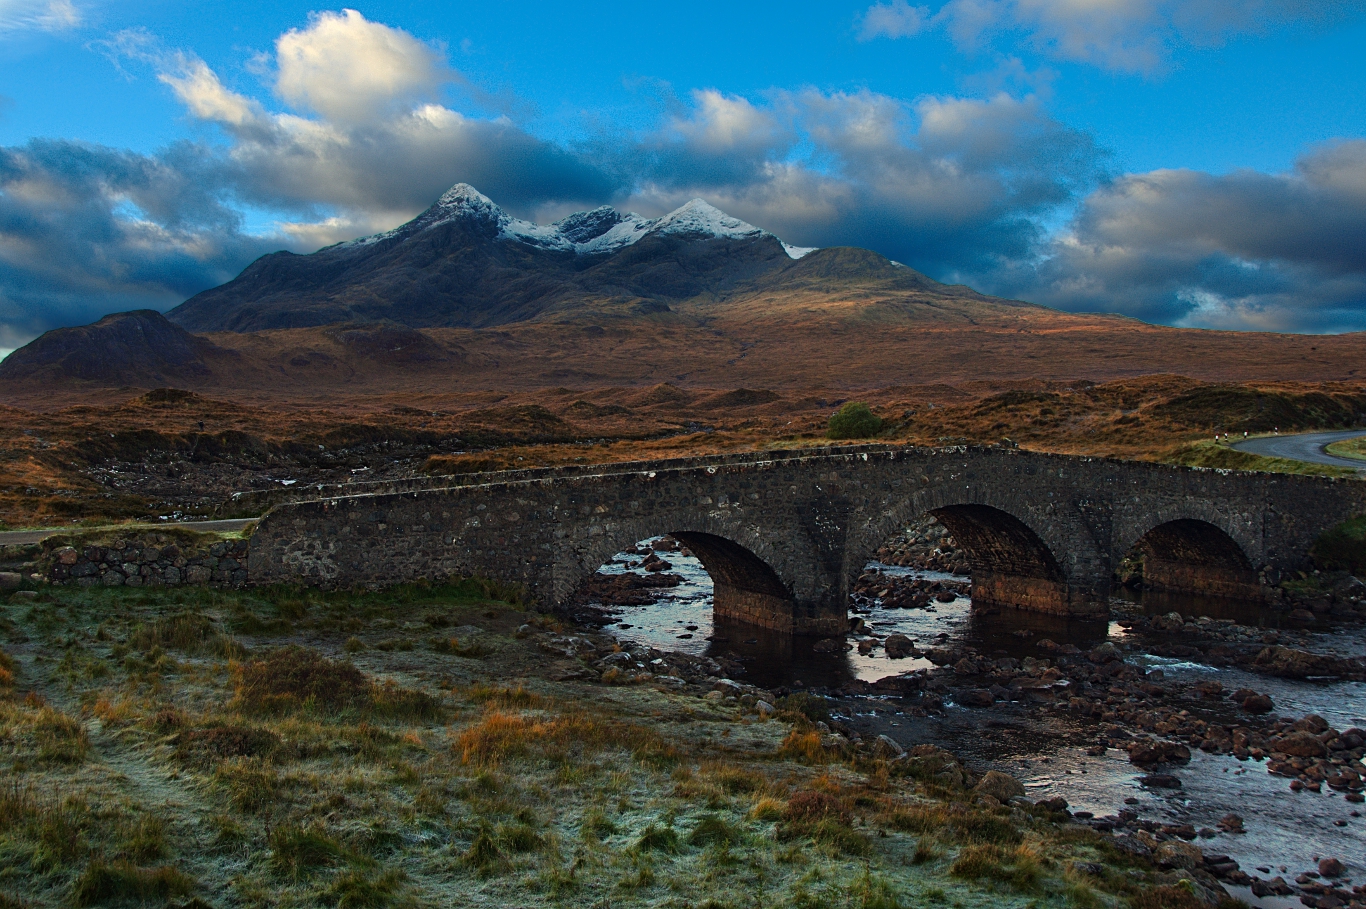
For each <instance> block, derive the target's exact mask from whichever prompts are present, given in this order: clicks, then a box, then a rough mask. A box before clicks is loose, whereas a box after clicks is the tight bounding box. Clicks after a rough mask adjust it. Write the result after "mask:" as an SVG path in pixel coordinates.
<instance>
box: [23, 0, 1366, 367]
mask: <svg viewBox="0 0 1366 909" xmlns="http://www.w3.org/2000/svg"><path fill="white" fill-rule="evenodd" d="M1363 49H1366V2H1334V0H1313V2H1311V0H1241V2H1229V0H1181V2H1175V0H948V2H942V0H933V2H927V3H925V4H924V5H921V4H918V3H914V2H905V0H887V2H880V3H874V4H870V3H868V2H862V3H838V2H824V3H809V4H803V3H790V4H787V5H784V6H782V7H773V6H761V5H758V4H737V3H734V2H729V3H693V4H688V5H686V7H684V6H679V5H665V4H640V3H600V4H551V3H533V4H509V3H486V4H482V5H474V4H470V5H465V6H454V5H447V4H430V3H424V4H416V3H414V4H402V3H372V4H363V5H359V6H358V7H356V8H355V9H350V10H346V9H343V8H325V7H318V6H316V5H312V4H306V3H305V4H299V3H290V2H274V3H261V2H239V3H233V4H185V3H183V2H182V3H171V2H145V0H144V2H139V3H124V2H116V0H0V346H3V347H12V346H14V345H16V344H20V343H24V342H25V341H26V340H28V339H29V338H31V337H33V336H34V335H36V334H37V333H39V332H41V331H43V330H45V329H47V328H51V327H56V326H59V325H67V324H80V323H83V322H87V321H90V320H91V319H93V318H97V317H98V316H100V315H102V314H104V313H107V312H112V311H117V310H120V309H129V308H136V307H152V308H158V309H165V308H168V307H170V306H173V305H175V304H176V303H178V302H180V301H181V300H182V299H184V298H185V297H187V296H189V295H191V294H193V293H195V292H197V291H198V290H201V289H203V288H205V287H209V286H212V285H214V284H217V283H221V282H222V281H223V280H226V279H228V278H230V277H231V276H232V275H234V274H235V273H236V272H237V271H238V270H240V269H241V268H242V267H243V266H244V265H245V264H246V263H247V262H249V261H250V260H251V259H252V258H254V257H255V256H257V255H260V254H261V253H264V252H267V251H271V250H274V249H279V248H290V249H294V250H296V251H301V252H302V251H309V250H312V249H316V248H317V247H318V246H320V245H324V244H326V243H330V242H335V241H337V240H341V239H347V238H350V237H352V236H356V235H360V234H364V233H370V232H374V231H377V230H382V229H386V228H388V227H392V226H394V225H395V224H397V223H401V222H402V221H403V220H406V219H407V218H409V217H411V216H412V215H414V214H416V213H417V212H418V211H420V210H421V209H422V208H423V207H425V206H426V204H428V203H429V202H430V201H431V200H432V199H434V198H435V196H436V195H438V194H439V193H440V191H441V190H442V189H444V188H445V187H447V186H449V185H451V184H453V183H455V182H460V181H466V182H470V183H473V184H474V185H476V186H477V187H478V188H479V189H481V190H482V191H483V192H485V193H486V194H488V195H489V196H491V197H492V198H493V199H494V200H495V201H497V202H499V203H500V204H502V205H503V206H504V207H506V208H508V209H509V210H511V211H513V212H514V213H516V214H518V215H520V216H523V217H531V218H535V219H538V220H546V219H553V218H555V217H559V216H561V215H563V214H565V213H567V212H569V211H573V210H577V209H581V208H585V207H592V206H595V205H599V204H603V203H608V204H613V205H616V206H618V207H621V208H630V209H635V210H637V211H640V212H641V213H642V214H647V215H656V214H660V213H662V212H664V211H667V210H669V209H671V208H673V207H676V206H677V205H678V204H681V203H682V202H684V201H686V200H687V199H689V198H692V197H694V196H701V197H703V198H706V199H707V200H708V201H711V202H712V203H713V204H716V205H717V206H718V207H720V208H723V209H725V210H726V211H728V212H730V213H732V214H735V215H737V216H739V217H742V218H745V219H746V220H749V221H751V222H753V223H755V224H758V225H760V226H762V227H766V228H768V229H770V230H773V231H774V232H775V233H777V234H779V235H780V236H782V237H783V238H784V239H785V240H788V241H789V242H792V243H796V244H799V245H822V246H823V245H836V244H849V245H859V246H866V247H869V248H872V249H876V250H877V251H879V252H882V253H884V254H885V255H888V256H890V257H892V258H895V259H898V260H899V261H904V262H906V263H907V264H910V265H913V266H914V267H916V268H919V269H920V270H922V271H924V272H926V273H927V274H929V275H931V276H932V277H935V278H939V279H941V280H949V281H957V282H964V283H969V284H971V285H973V286H974V287H977V288H978V289H980V290H983V291H986V292H990V293H995V294H1000V295H1003V296H1011V297H1018V298H1022V299H1029V300H1034V301H1036V302H1040V303H1045V304H1048V305H1053V306H1058V307H1060V308H1064V309H1069V310H1085V311H1111V312H1122V313H1126V314H1129V315H1133V316H1136V317H1138V318H1142V319H1146V320H1149V321H1154V322H1161V323H1166V324H1174V325H1190V326H1198V327H1214V328H1237V329H1263V330H1265V329H1271V330H1291V331H1343V330H1362V329H1366V66H1363V65H1362V64H1361V60H1362V57H1363V53H1362V51H1363Z"/></svg>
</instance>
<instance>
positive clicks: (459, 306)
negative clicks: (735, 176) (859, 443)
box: [167, 183, 978, 332]
mask: <svg viewBox="0 0 1366 909" xmlns="http://www.w3.org/2000/svg"><path fill="white" fill-rule="evenodd" d="M862 252H863V254H862V255H861V256H858V257H856V258H855V259H853V260H851V259H850V258H849V257H848V254H847V251H841V250H813V249H803V248H798V247H794V246H791V245H789V244H786V243H784V242H782V241H781V240H780V239H778V238H777V237H775V236H774V235H773V234H771V233H769V232H767V231H765V230H761V229H759V228H757V227H754V226H753V225H751V224H746V223H745V222H744V221H741V220H739V219H738V218H733V217H731V216H729V215H727V214H725V213H724V212H722V211H720V210H718V209H716V208H714V207H712V206H711V205H709V204H707V203H706V202H704V201H703V200H701V199H693V200H692V201H691V202H688V203H687V204H686V205H683V206H682V207H680V208H678V209H676V210H674V211H672V212H670V213H669V214H667V215H664V216H663V217H661V218H653V219H647V218H642V217H641V216H640V215H637V214H634V213H628V214H622V213H620V212H618V211H616V210H615V209H613V208H610V207H607V206H603V207H602V208H596V209H594V210H592V211H585V212H578V213H577V214H573V215H570V216H569V217H567V218H564V219H562V220H560V221H556V222H555V223H554V224H550V225H539V224H533V223H531V222H529V221H523V220H521V219H518V218H514V217H512V216H511V215H509V214H508V213H507V212H505V211H503V210H502V209H501V208H499V207H498V206H497V205H495V204H494V203H493V202H492V201H491V200H490V199H488V198H487V197H486V196H484V195H482V194H480V193H479V192H478V191H477V190H475V189H474V188H473V187H472V186H469V185H467V184H464V183H460V184H457V185H456V186H454V187H452V188H451V189H450V190H449V191H447V192H446V193H445V194H444V195H442V197H441V198H440V199H438V200H437V201H436V203H435V204H433V205H432V206H431V208H429V209H427V210H426V211H425V212H423V213H422V214H421V215H419V216H418V217H416V218H414V219H413V220H412V221H409V222H408V223H407V224H404V225H403V226H401V227H398V228H396V229H394V230H391V231H388V232H386V233H382V234H376V235H375V236H371V237H363V238H361V239H358V240H351V241H348V242H345V243H338V244H336V245H335V246H329V247H326V248H324V249H320V250H318V251H317V252H315V253H312V254H310V255H303V256H301V255H295V254H293V253H289V252H277V253H272V254H270V255H267V256H263V257H261V258H260V259H258V260H256V261H255V262H253V263H252V264H251V265H249V266H247V268H246V269H245V270H244V271H243V272H242V273H241V274H240V275H238V276H237V277H236V278H234V279H233V280H232V281H229V282H228V283H227V284H224V285H222V286H221V287H215V288H213V289H211V290H206V291H204V292H203V293H200V294H197V295H196V296H194V297H191V298H190V299H189V300H187V301H185V302H184V303H183V304H181V305H180V306H178V307H176V308H175V309H173V310H171V311H170V312H169V313H168V314H167V317H168V318H169V319H170V320H171V321H172V322H175V323H176V324H177V325H180V326H181V327H183V328H185V329H187V330H189V331H194V332H212V331H237V332H243V331H262V330H266V329H278V328H307V327H314V326H319V325H332V324H336V323H339V322H375V321H381V320H384V321H390V322H394V323H396V324H400V325H406V326H408V327H410V328H438V327H439V328H489V327H493V326H498V325H507V324H510V323H515V322H526V321H530V320H535V319H544V318H563V317H566V316H570V317H572V316H575V315H582V314H583V313H584V312H593V313H603V314H617V315H649V314H652V313H663V312H670V311H672V308H673V307H674V306H675V305H677V304H686V303H689V302H693V303H697V304H699V305H710V306H711V307H712V308H713V309H714V308H715V306H716V305H717V304H724V303H725V302H727V301H729V300H732V299H736V298H739V297H743V296H745V295H746V294H753V293H755V292H761V291H764V290H768V289H772V288H774V287H776V286H778V285H782V286H785V287H788V288H790V289H796V288H807V287H810V286H812V285H818V286H820V287H822V288H825V289H829V285H830V283H831V281H832V280H834V281H836V282H845V283H849V282H858V281H864V282H867V281H869V280H873V281H876V282H878V283H881V284H884V285H886V287H885V289H886V290H888V291H891V292H896V291H898V290H900V291H906V292H923V291H926V290H931V289H932V290H935V291H936V292H937V293H941V294H946V295H950V296H953V295H960V296H961V295H963V294H964V293H965V292H966V293H967V294H968V295H970V296H973V297H976V296H978V295H976V294H972V293H971V292H970V291H967V290H966V288H955V289H949V288H946V287H944V286H942V285H938V284H936V283H935V282H933V281H931V280H930V279H929V278H926V277H925V276H924V275H922V274H920V273H918V272H916V271H913V270H912V269H909V268H906V267H904V266H901V265H898V264H896V263H894V262H891V261H890V260H887V259H884V258H883V257H881V256H878V255H876V254H875V253H868V252H867V251H862ZM711 314H712V315H715V312H712V313H711Z"/></svg>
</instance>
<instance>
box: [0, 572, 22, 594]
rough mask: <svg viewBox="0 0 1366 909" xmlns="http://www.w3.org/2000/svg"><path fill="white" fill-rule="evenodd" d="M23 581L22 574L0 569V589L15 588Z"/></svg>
mask: <svg viewBox="0 0 1366 909" xmlns="http://www.w3.org/2000/svg"><path fill="white" fill-rule="evenodd" d="M23 583H24V576H23V575H22V574H20V573H19V572H17V571H0V590H17V589H19V587H20V586H22V585H23Z"/></svg>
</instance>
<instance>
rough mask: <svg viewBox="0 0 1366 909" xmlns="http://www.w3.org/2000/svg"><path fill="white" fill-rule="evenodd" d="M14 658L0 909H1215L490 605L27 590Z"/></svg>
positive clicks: (853, 736)
mask: <svg viewBox="0 0 1366 909" xmlns="http://www.w3.org/2000/svg"><path fill="white" fill-rule="evenodd" d="M0 640H3V641H4V645H3V652H4V653H5V657H4V658H3V667H2V668H3V672H0V761H3V764H4V766H5V767H6V771H7V776H8V778H9V780H10V781H11V782H10V783H8V784H7V786H6V788H5V789H4V790H3V792H0V867H3V869H4V870H3V871H2V872H0V900H3V905H5V906H7V907H8V906H46V905H95V904H105V903H110V902H120V901H122V902H131V903H155V904H166V905H180V906H190V905H193V906H203V905H261V906H265V905H280V904H284V903H288V904H290V905H296V906H309V905H328V906H336V905H344V906H390V905H392V906H419V905H428V904H443V905H449V904H459V905H471V906H480V905H488V906H495V905H496V906H502V905H510V904H516V905H522V906H538V905H558V904H562V903H566V902H573V903H584V904H586V905H608V904H609V903H610V904H611V905H614V906H616V905H642V906H682V905H687V906H703V905H705V906H713V907H722V906H743V905H760V904H763V905H769V904H773V905H791V906H818V905H819V906H860V907H891V906H912V905H914V906H921V905H944V906H954V907H957V906H962V907H988V906H992V907H995V906H1019V907H1024V906H1026V905H1037V906H1059V907H1061V906H1087V907H1100V906H1114V907H1122V906H1125V905H1132V906H1135V907H1139V909H1163V907H1173V909H1175V907H1186V906H1190V905H1194V904H1193V903H1192V902H1191V900H1192V899H1193V898H1194V897H1193V896H1192V893H1200V894H1204V895H1206V896H1207V897H1209V898H1210V899H1216V898H1217V890H1216V889H1215V888H1216V887H1217V884H1215V883H1214V880H1213V878H1212V877H1211V876H1210V875H1209V874H1208V872H1206V871H1204V870H1202V869H1178V868H1175V867H1173V868H1170V869H1168V870H1163V869H1162V868H1160V867H1158V865H1157V864H1155V863H1154V862H1153V860H1151V859H1149V858H1145V857H1141V856H1137V855H1132V854H1129V853H1125V852H1123V851H1121V850H1117V849H1116V848H1115V847H1114V846H1113V844H1112V842H1111V839H1110V838H1109V837H1108V836H1107V835H1106V834H1103V833H1101V832H1098V831H1096V830H1093V829H1090V828H1089V827H1088V826H1087V825H1085V824H1080V823H1077V822H1076V820H1074V819H1072V818H1069V817H1068V816H1067V815H1065V814H1063V813H1061V812H1059V811H1057V810H1055V806H1053V805H1051V804H1044V805H1038V804H1035V802H1034V801H1031V800H1029V799H1027V798H1022V797H1021V793H1022V791H1023V790H1022V789H1020V788H1019V786H1018V784H1017V783H1016V782H1015V781H1013V780H1011V779H1010V778H1008V777H1005V776H1003V775H1000V774H990V773H986V772H983V771H982V770H980V769H976V768H970V767H968V766H965V765H964V763H962V762H961V761H959V760H958V758H957V757H956V756H955V755H953V754H951V753H949V752H947V751H945V750H943V749H942V748H940V747H937V746H933V745H923V746H920V747H912V748H909V749H907V748H903V747H902V746H900V745H898V744H897V743H896V742H895V741H893V740H891V739H879V738H877V737H873V736H867V735H861V734H859V733H858V732H857V731H855V730H853V729H850V728H848V727H845V726H840V724H839V721H838V720H836V719H835V718H834V717H829V718H828V719H827V718H826V717H827V714H826V711H827V710H828V705H827V702H826V701H825V700H823V699H820V698H812V697H808V696H803V695H800V694H789V695H787V696H786V697H782V696H780V694H779V693H778V692H773V691H768V690H764V689H760V688H757V687H755V686H752V685H749V684H747V683H745V682H741V681H736V680H734V679H730V678H726V677H724V675H725V674H728V673H730V672H731V671H732V670H733V671H735V672H736V673H737V674H738V672H739V671H740V670H742V669H743V667H742V666H741V665H739V664H738V663H730V664H726V663H725V662H723V661H722V660H713V659H711V658H709V657H690V656H687V655H674V654H668V653H664V652H661V651H658V650H653V651H652V650H650V649H648V648H641V647H631V646H622V645H621V644H620V643H619V642H617V641H616V640H615V639H614V638H612V637H611V636H608V635H602V634H598V633H593V632H590V631H584V630H581V629H576V628H574V627H570V626H561V625H558V624H557V622H556V620H554V619H553V618H551V617H547V616H539V615H535V614H530V613H527V612H525V611H524V610H523V609H522V608H521V607H520V606H519V605H518V604H517V602H516V601H515V599H514V598H511V597H510V596H508V595H507V593H506V592H503V591H500V590H498V589H496V588H493V587H490V586H488V585H483V584H479V583H476V582H466V583H462V584H456V585H451V586H447V587H432V588H418V587H409V588H395V589H391V590H387V591H383V592H377V593H367V594H343V593H334V594H320V593H318V592H316V591H303V590H295V589H284V588H267V589H256V590H249V591H234V590H219V591H214V590H205V589H197V588H196V589H179V590H170V589H165V588H160V589H149V588H142V589H128V588H103V587H92V588H53V587H48V588H43V589H36V590H22V591H19V592H17V593H15V594H13V596H12V598H11V599H10V600H9V601H8V602H7V603H5V604H4V605H3V607H0ZM1182 881H1190V882H1191V883H1186V884H1183V883H1182Z"/></svg>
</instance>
